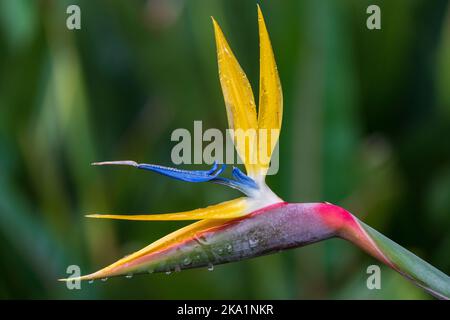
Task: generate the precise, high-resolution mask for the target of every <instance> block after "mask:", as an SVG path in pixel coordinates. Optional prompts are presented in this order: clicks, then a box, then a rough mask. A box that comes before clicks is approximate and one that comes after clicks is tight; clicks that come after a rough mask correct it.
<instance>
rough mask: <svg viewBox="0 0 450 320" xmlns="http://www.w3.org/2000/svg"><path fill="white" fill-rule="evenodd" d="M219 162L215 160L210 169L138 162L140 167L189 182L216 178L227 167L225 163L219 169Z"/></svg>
mask: <svg viewBox="0 0 450 320" xmlns="http://www.w3.org/2000/svg"><path fill="white" fill-rule="evenodd" d="M217 167H218V165H217V163H216V162H214V164H213V166H212V168H211V169H209V170H181V169H177V168H171V167H164V166H160V165H155V164H146V163H143V164H138V165H137V168H138V169H143V170H150V171H153V172H156V173H160V174H162V175H165V176H167V177H170V178H173V179H177V180H181V181H187V182H206V181H210V180H212V179H214V178H216V177H217V176H218V175H220V174H221V173H222V172H223V171H224V170H225V168H226V166H225V165H222V166H221V167H220V168H219V170H217Z"/></svg>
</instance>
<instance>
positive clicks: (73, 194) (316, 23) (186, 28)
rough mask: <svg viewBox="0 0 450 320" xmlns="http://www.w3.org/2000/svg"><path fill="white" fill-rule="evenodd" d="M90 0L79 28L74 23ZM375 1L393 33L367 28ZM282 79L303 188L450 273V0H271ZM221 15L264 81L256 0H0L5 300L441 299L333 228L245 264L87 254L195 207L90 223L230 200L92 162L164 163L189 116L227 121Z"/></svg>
mask: <svg viewBox="0 0 450 320" xmlns="http://www.w3.org/2000/svg"><path fill="white" fill-rule="evenodd" d="M69 4H78V5H79V6H80V8H81V12H82V20H81V23H82V29H81V30H78V31H69V30H67V28H66V22H65V20H66V18H67V14H66V8H67V6H68V5H69ZM370 4H378V5H379V6H380V7H381V13H382V30H374V31H370V30H368V29H367V28H366V19H367V17H368V15H367V14H366V8H367V6H368V5H370ZM261 6H262V9H263V11H264V14H265V18H266V22H267V26H268V29H269V32H270V35H271V39H272V45H273V47H274V51H275V55H276V58H277V63H278V68H279V72H280V76H281V81H282V84H283V89H284V98H285V108H284V112H285V113H284V125H283V130H282V132H281V138H280V139H281V140H280V157H281V160H280V171H279V173H278V175H276V176H273V177H269V178H268V180H269V183H270V185H271V187H273V189H274V190H275V191H276V192H277V193H278V194H279V195H280V196H281V197H282V198H284V199H285V200H287V201H291V202H312V201H329V202H334V203H337V204H339V205H342V206H344V207H346V208H348V209H349V210H350V211H351V212H353V213H354V214H356V215H357V216H358V217H359V218H361V219H362V220H364V221H366V222H367V223H369V224H371V225H372V226H374V227H375V228H376V229H378V230H380V231H382V232H383V233H385V234H386V235H388V236H389V237H390V238H392V239H394V240H395V241H397V242H398V243H400V244H402V245H403V246H405V247H406V248H408V249H409V250H412V251H414V252H415V253H417V254H418V255H419V256H421V257H423V258H424V259H426V260H428V261H430V262H431V263H433V264H434V265H435V266H436V267H438V268H440V269H442V270H443V271H444V272H446V273H447V274H448V273H450V259H449V258H450V257H449V247H450V232H449V230H450V143H449V137H450V90H449V88H450V8H449V4H448V1H445V0H435V1H426V0H417V1H410V0H396V1H388V0H385V1H365V0H364V1H361V0H345V1H337V0H323V1H315V0H301V1H298V0H292V1H261ZM210 16H214V17H215V18H216V19H217V20H218V21H219V22H220V23H221V25H222V27H223V29H224V32H225V34H226V35H227V38H228V39H229V41H230V45H231V46H232V48H233V50H234V52H235V53H236V55H237V57H238V59H239V61H240V62H241V63H242V66H243V68H244V69H245V70H246V72H247V75H248V77H249V79H250V81H251V82H252V84H253V87H254V88H257V87H258V84H257V81H258V72H259V60H258V59H259V57H258V52H259V50H258V34H257V20H256V19H257V14H256V3H255V2H254V1H240V0H234V1H230V0H224V1H212V0H189V1H183V0H169V1H164V0H147V1H120V0H115V1H109V0H108V1H106V0H100V1H87V0H84V1H81V0H80V1H51V0H47V1H44V0H42V1H31V0H1V1H0V274H1V278H2V280H1V281H0V298H159V299H166V298H265V299H270V298H288V299H294V298H375V299H382V298H387V299H392V298H429V296H428V295H427V294H425V293H424V292H423V291H421V290H420V289H417V288H416V287H414V286H413V285H411V284H410V283H408V282H407V281H405V280H404V279H403V278H401V277H400V276H399V275H397V274H395V273H394V272H393V271H391V270H389V269H386V268H384V267H382V289H381V290H372V291H370V290H368V289H367V288H366V279H367V274H366V268H367V267H368V266H369V265H371V264H374V263H376V262H375V261H374V260H373V259H372V258H370V257H368V256H366V255H365V254H363V253H362V252H360V251H359V250H358V249H356V248H354V247H353V246H352V245H350V244H348V243H345V242H343V241H341V240H331V241H328V242H323V243H320V244H315V245H311V246H308V247H305V248H303V249H297V250H291V251H287V252H283V253H280V254H276V255H271V256H267V257H261V258H257V259H254V260H250V261H243V262H240V263H235V264H230V265H223V266H218V267H216V268H215V269H214V271H213V272H208V271H207V270H192V271H185V272H181V273H176V274H171V275H165V274H162V275H148V276H136V277H134V278H132V279H125V278H118V279H111V280H108V281H106V282H95V283H93V284H88V283H83V284H82V289H81V290H68V289H67V288H66V287H65V284H63V283H59V282H57V281H56V279H57V278H60V277H64V276H66V275H67V274H66V273H65V270H66V267H67V266H68V265H71V264H78V265H80V267H81V268H82V271H83V273H87V272H89V271H93V270H96V269H98V268H99V267H101V266H103V265H105V264H107V263H109V262H112V261H114V260H116V259H117V258H119V257H121V256H123V255H125V254H127V253H129V252H132V251H134V250H135V249H138V248H140V247H143V246H144V245H146V244H148V243H150V242H151V241H153V240H155V239H157V238H159V237H160V236H162V235H164V234H166V233H168V232H169V231H171V230H175V229H177V228H179V227H180V226H182V225H184V224H186V223H183V222H179V223H170V222H167V223H166V222H150V223H142V222H141V223H139V222H132V221H131V222H127V221H105V220H101V221H96V220H88V219H86V218H84V214H87V213H92V212H130V213H157V212H171V211H179V210H188V209H193V208H197V207H203V206H205V205H208V204H212V203H216V202H219V201H221V200H226V199H230V198H232V197H235V196H236V195H237V194H235V193H234V192H233V191H228V190H226V189H225V188H222V187H221V186H212V187H211V186H206V185H203V184H199V185H195V186H192V185H187V184H185V183H183V182H176V181H175V182H174V181H169V180H166V179H164V178H163V177H161V176H158V175H155V174H151V173H146V172H142V171H137V170H133V169H128V168H93V167H91V166H90V165H89V164H90V163H91V162H93V161H101V160H119V159H134V160H137V161H141V162H152V163H161V164H167V165H170V164H171V163H170V152H171V148H172V147H173V146H174V144H175V143H174V142H171V141H170V134H171V132H172V131H173V130H174V129H175V128H187V129H192V128H193V121H194V120H203V121H204V122H203V125H204V128H205V129H206V128H220V129H223V130H224V129H225V128H226V115H225V108H224V103H223V97H222V95H221V91H220V85H219V80H218V75H217V63H216V55H215V44H214V37H213V28H212V25H211V20H210Z"/></svg>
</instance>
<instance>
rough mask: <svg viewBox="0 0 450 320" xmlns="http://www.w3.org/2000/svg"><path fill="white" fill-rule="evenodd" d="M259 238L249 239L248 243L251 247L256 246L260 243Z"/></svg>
mask: <svg viewBox="0 0 450 320" xmlns="http://www.w3.org/2000/svg"><path fill="white" fill-rule="evenodd" d="M258 242H259V240H258V239H248V244H249V245H250V248H254V247H256V246H257V245H258Z"/></svg>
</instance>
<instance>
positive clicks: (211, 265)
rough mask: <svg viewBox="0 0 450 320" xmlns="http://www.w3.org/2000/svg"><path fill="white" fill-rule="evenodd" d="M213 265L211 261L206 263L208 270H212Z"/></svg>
mask: <svg viewBox="0 0 450 320" xmlns="http://www.w3.org/2000/svg"><path fill="white" fill-rule="evenodd" d="M213 270H214V265H213V264H212V263H210V264H208V271H213Z"/></svg>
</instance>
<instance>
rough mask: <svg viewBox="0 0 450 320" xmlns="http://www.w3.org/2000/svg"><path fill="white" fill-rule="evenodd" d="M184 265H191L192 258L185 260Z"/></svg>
mask: <svg viewBox="0 0 450 320" xmlns="http://www.w3.org/2000/svg"><path fill="white" fill-rule="evenodd" d="M183 264H184V265H185V266H188V265H190V264H191V258H189V257H186V258H184V260H183Z"/></svg>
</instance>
